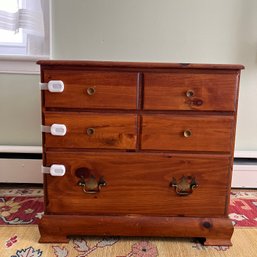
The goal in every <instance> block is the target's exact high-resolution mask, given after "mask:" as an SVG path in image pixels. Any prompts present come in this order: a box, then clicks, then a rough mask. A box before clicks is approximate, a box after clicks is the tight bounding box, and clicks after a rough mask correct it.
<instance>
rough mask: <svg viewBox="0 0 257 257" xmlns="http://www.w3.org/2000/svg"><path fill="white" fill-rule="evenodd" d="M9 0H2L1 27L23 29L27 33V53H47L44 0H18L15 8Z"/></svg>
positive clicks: (0, 6)
mask: <svg viewBox="0 0 257 257" xmlns="http://www.w3.org/2000/svg"><path fill="white" fill-rule="evenodd" d="M8 1H9V0H0V29H5V30H10V31H14V32H18V31H19V30H20V29H22V31H23V32H24V33H25V35H26V42H27V54H28V55H45V54H46V52H47V49H46V48H47V47H46V45H45V39H46V33H45V26H44V24H45V21H44V13H43V10H42V4H43V5H45V3H44V0H16V3H15V5H16V6H15V8H14V4H12V7H10V6H8ZM41 1H42V2H41ZM1 2H2V4H1ZM15 9H16V10H15Z"/></svg>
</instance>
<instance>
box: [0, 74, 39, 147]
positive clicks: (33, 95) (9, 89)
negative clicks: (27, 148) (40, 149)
mask: <svg viewBox="0 0 257 257" xmlns="http://www.w3.org/2000/svg"><path fill="white" fill-rule="evenodd" d="M38 82H39V75H20V74H0V121H1V125H0V131H1V133H0V145H32V146H34V145H40V144H41V133H40V124H41V121H40V120H41V115H40V90H39V86H38Z"/></svg>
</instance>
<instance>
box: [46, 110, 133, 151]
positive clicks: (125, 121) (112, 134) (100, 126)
mask: <svg viewBox="0 0 257 257" xmlns="http://www.w3.org/2000/svg"><path fill="white" fill-rule="evenodd" d="M44 121H45V122H44V123H45V124H43V125H45V126H49V127H51V126H52V125H53V124H62V125H65V126H66V128H67V132H66V134H65V135H64V136H56V135H52V134H51V133H44V137H45V144H46V145H47V147H49V148H85V149H86V148H90V149H91V148H98V149H99V148H100V149H135V148H136V141H137V136H136V135H137V116H136V114H122V115H118V114H109V113H108V114H107V113H92V112H90V113H87V112H45V113H44Z"/></svg>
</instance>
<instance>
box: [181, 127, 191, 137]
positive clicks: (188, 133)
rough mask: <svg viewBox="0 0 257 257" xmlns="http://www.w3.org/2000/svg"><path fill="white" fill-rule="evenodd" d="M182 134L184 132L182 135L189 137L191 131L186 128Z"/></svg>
mask: <svg viewBox="0 0 257 257" xmlns="http://www.w3.org/2000/svg"><path fill="white" fill-rule="evenodd" d="M183 134H184V137H191V136H192V131H191V130H189V129H187V130H185V131H184V133H183Z"/></svg>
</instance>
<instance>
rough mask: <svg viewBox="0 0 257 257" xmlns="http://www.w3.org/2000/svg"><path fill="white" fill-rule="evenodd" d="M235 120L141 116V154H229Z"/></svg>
mask: <svg viewBox="0 0 257 257" xmlns="http://www.w3.org/2000/svg"><path fill="white" fill-rule="evenodd" d="M233 123H234V118H233V117H232V116H229V115H224V116H218V115H200V116H198V115H194V116H192V115H165V114H163V115H161V114H144V115H143V116H142V138H141V149H142V150H151V149H152V150H178V151H217V152H230V149H231V136H232V135H231V131H233V130H232V128H233Z"/></svg>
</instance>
